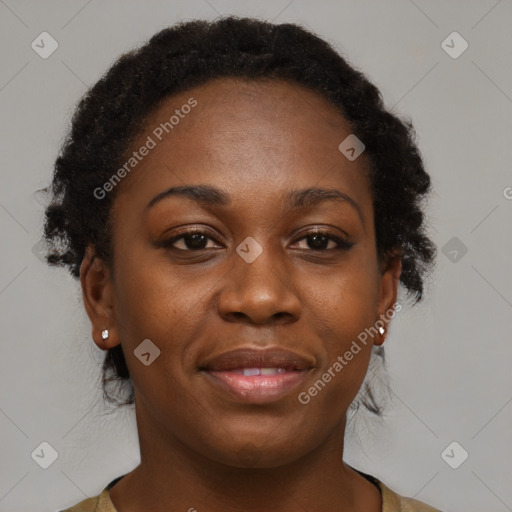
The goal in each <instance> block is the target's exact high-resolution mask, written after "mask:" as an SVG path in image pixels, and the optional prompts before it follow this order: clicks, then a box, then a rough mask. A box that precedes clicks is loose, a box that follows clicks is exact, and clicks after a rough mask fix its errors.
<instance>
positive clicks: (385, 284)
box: [375, 252, 402, 345]
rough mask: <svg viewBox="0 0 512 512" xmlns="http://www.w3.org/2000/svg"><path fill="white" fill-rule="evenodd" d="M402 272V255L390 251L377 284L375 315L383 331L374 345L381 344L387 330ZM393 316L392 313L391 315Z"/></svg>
mask: <svg viewBox="0 0 512 512" xmlns="http://www.w3.org/2000/svg"><path fill="white" fill-rule="evenodd" d="M401 272H402V255H401V253H399V252H394V253H392V254H391V255H390V256H389V257H388V258H387V259H386V261H385V262H384V264H382V265H381V278H380V284H379V300H378V303H377V315H378V320H380V322H379V323H378V325H379V326H381V325H382V326H383V328H384V330H385V331H384V333H382V334H379V335H378V336H377V338H376V340H375V345H382V344H383V343H384V340H385V339H386V335H387V332H388V324H389V322H390V320H391V318H392V316H391V313H392V312H393V311H394V306H395V303H396V299H397V295H398V285H399V283H400V274H401ZM393 316H394V315H393Z"/></svg>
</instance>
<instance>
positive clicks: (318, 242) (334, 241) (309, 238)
mask: <svg viewBox="0 0 512 512" xmlns="http://www.w3.org/2000/svg"><path fill="white" fill-rule="evenodd" d="M304 240H306V242H305V245H306V247H304V246H303V247H299V248H300V249H311V250H313V251H325V250H328V251H329V250H336V249H345V250H347V249H350V247H352V245H353V244H351V243H349V242H347V241H345V240H343V239H341V238H339V237H337V236H334V235H331V234H330V233H324V232H322V231H316V232H314V233H309V234H307V235H306V236H305V237H303V238H301V239H300V240H298V243H300V242H302V241H304ZM308 246H309V247H308Z"/></svg>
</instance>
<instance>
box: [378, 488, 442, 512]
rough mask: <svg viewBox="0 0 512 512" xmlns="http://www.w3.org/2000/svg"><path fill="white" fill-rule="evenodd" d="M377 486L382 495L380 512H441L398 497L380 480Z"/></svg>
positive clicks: (416, 501)
mask: <svg viewBox="0 0 512 512" xmlns="http://www.w3.org/2000/svg"><path fill="white" fill-rule="evenodd" d="M377 484H378V486H379V489H380V492H381V494H382V512H442V511H441V510H439V509H437V508H434V507H431V506H430V505H426V504H425V503H422V502H421V501H418V500H415V499H413V498H405V497H404V496H399V495H398V494H396V493H395V492H394V491H392V490H391V489H390V488H389V487H387V486H386V485H384V484H383V483H382V482H381V481H380V480H377Z"/></svg>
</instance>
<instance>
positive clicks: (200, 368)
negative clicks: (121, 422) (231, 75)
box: [82, 79, 400, 467]
mask: <svg viewBox="0 0 512 512" xmlns="http://www.w3.org/2000/svg"><path fill="white" fill-rule="evenodd" d="M194 101H195V102H197V103H195V104H194ZM186 104H188V105H194V106H191V108H184V107H182V106H183V105H186ZM176 109H178V110H179V113H176V116H175V118H174V119H173V120H172V121H171V124H172V128H169V126H170V125H167V131H166V130H165V129H163V128H162V124H161V123H165V122H166V121H167V122H169V119H170V117H171V115H173V114H175V110H176ZM178 118H179V121H176V120H177V119H178ZM159 127H160V128H159ZM167 132H168V133H167ZM349 134H350V128H349V126H348V124H347V122H346V121H345V120H344V119H343V117H342V116H341V115H340V114H339V113H337V112H336V110H335V109H334V108H333V107H332V106H331V105H330V104H329V103H327V102H326V101H325V100H324V99H323V98H321V97H319V96H317V95H316V94H315V93H313V92H310V91H308V90H305V89H303V88H301V87H299V86H297V85H292V84H288V83H283V82H276V81H272V82H270V81H269V82H262V81H257V82H256V81H240V80H238V81H237V80H234V79H217V80H214V81H211V82H208V83H207V84H205V85H202V86H199V87H196V88H193V89H190V90H189V91H186V92H184V93H180V94H179V95H176V96H173V97H171V98H168V99H166V100H165V101H164V102H163V103H162V104H161V105H160V106H159V107H158V109H157V110H156V111H155V112H153V113H152V114H151V115H150V116H149V117H148V119H147V122H146V124H145V129H144V130H143V132H142V134H141V135H140V137H139V138H138V140H137V141H136V142H135V143H134V144H133V147H131V148H130V151H129V154H131V153H132V152H133V151H138V150H139V148H141V147H142V146H144V145H146V146H147V147H149V146H153V144H152V143H151V142H149V139H148V137H149V138H150V139H151V140H152V141H153V142H154V147H152V148H150V149H149V151H147V154H146V156H144V157H142V158H141V159H140V161H138V163H137V165H136V166H135V167H134V169H133V170H131V171H130V174H129V175H128V176H126V177H125V178H124V179H123V181H122V182H121V183H120V184H119V185H117V189H116V190H115V194H116V195H115V200H114V205H113V210H112V219H113V244H114V260H113V267H112V268H111V269H109V267H107V265H106V264H103V263H102V262H101V261H100V260H98V259H96V260H94V261H95V263H94V264H92V265H91V263H90V256H91V254H92V251H88V252H87V255H86V258H85V259H84V263H83V265H82V285H83V292H84V301H85V306H86V309H87V311H88V313H89V316H90V318H91V321H92V324H93V336H94V339H95V341H96V342H97V344H98V346H100V347H101V348H103V349H106V348H111V347H112V346H115V345H116V344H118V343H121V345H122V348H123V352H124V354H125V358H126V363H127V365H128V368H129V371H130V375H131V377H132V379H133V381H134V385H135V393H136V408H137V418H138V421H140V424H139V436H144V435H145V433H149V432H152V435H153V436H156V437H158V438H160V439H166V440H167V441H168V442H176V443H181V444H182V445H185V446H187V447H189V448H191V449H192V450H194V451H195V452H196V453H200V454H201V455H203V456H206V457H209V458H211V459H213V460H216V461H219V462H223V463H226V464H230V465H233V466H239V467H243V466H244V465H245V464H248V462H247V461H248V460H249V459H250V460H251V464H252V465H257V466H261V467H273V466H277V465H282V464H284V463H286V462H291V461H293V460H296V459H298V458H300V457H301V456H303V455H304V454H306V453H309V452H311V451H312V450H313V449H314V448H315V447H317V446H319V445H320V444H321V443H323V442H325V440H326V439H327V438H328V437H329V436H330V435H332V433H333V432H338V433H342V432H343V431H344V425H345V420H346V411H347V409H348V407H349V405H350V403H351V402H352V400H353V399H354V397H355V395H356V394H357V391H358V390H359V388H360V385H361V383H362V381H363V379H364V376H365V374H366V371H367V367H368V362H369V358H370V354H371V346H372V343H381V342H382V341H383V338H382V337H381V336H379V335H378V336H375V337H374V338H373V339H372V338H369V339H368V342H367V343H366V345H365V344H361V343H360V344H359V351H358V352H357V354H355V355H354V354H353V357H352V358H351V360H349V361H347V358H346V357H344V354H346V352H347V351H349V350H350V348H351V346H353V345H352V344H353V341H354V340H357V339H358V336H359V335H360V333H361V332H363V331H364V330H365V329H366V328H368V327H370V326H373V325H374V324H375V322H376V320H378V319H379V315H383V314H384V313H385V312H386V310H388V309H389V308H391V307H392V305H393V303H394V302H395V300H396V288H397V282H398V276H399V272H400V267H399V265H400V263H399V260H398V261H396V260H394V262H393V263H392V264H389V265H388V266H383V265H382V264H380V263H379V261H378V260H377V252H376V246H375V232H374V217H373V206H372V195H371V190H370V185H369V181H368V176H367V170H368V169H367V162H366V161H365V157H364V154H363V155H362V156H360V157H358V158H357V159H356V160H354V161H349V160H348V159H347V158H346V157H345V156H344V155H343V154H342V153H341V152H340V151H339V149H338V146H339V144H340V142H341V141H343V140H344V139H345V138H346V137H347V136H348V135H349ZM160 139H161V140H160ZM142 152H144V151H141V152H139V154H140V153H142ZM176 187H181V192H180V191H179V190H176ZM192 187H200V188H192ZM170 189H174V190H170ZM318 189H321V190H318ZM307 191H309V192H307ZM322 191H323V192H322ZM111 193H112V192H111ZM105 328H108V329H109V333H110V336H109V339H108V341H107V342H103V341H102V340H101V336H100V332H101V330H102V329H105ZM144 340H151V342H150V344H148V345H147V346H146V345H142V347H145V349H144V350H142V349H141V348H140V347H141V343H142V342H143V341H144ZM147 343H148V342H146V344H147ZM138 347H139V348H138ZM148 347H149V348H148ZM156 347H157V348H158V350H159V351H160V353H159V355H158V357H156V359H153V358H154V356H155V352H154V351H155V350H157V349H156ZM239 348H244V349H245V348H248V349H254V350H263V349H267V348H279V349H286V350H289V351H292V352H293V353H294V354H295V356H297V357H298V358H299V359H300V360H302V361H304V362H306V363H307V369H306V370H303V371H300V372H299V371H298V370H297V369H295V370H290V371H287V372H286V378H285V377H283V378H282V379H281V380H279V378H280V376H269V377H268V379H267V381H268V382H269V383H270V384H269V385H270V386H274V391H275V390H276V389H277V391H279V392H277V391H275V392H274V394H272V393H271V394H270V395H269V394H268V393H267V394H265V393H264V392H257V391H256V392H248V391H247V389H246V387H247V386H249V384H245V386H246V387H245V388H244V382H245V381H244V382H242V381H243V380H244V379H242V378H241V377H240V376H233V373H232V372H231V377H229V376H228V377H227V380H228V381H230V382H231V383H232V385H233V386H235V388H236V389H237V391H234V390H233V388H231V387H229V386H226V385H225V383H224V384H222V383H221V382H219V379H217V378H216V377H212V375H213V372H207V371H205V370H204V368H205V366H206V365H207V364H208V363H209V362H211V361H212V360H213V359H215V358H216V357H217V356H220V355H222V354H224V353H226V352H228V351H232V350H235V349H239ZM141 351H142V352H145V353H147V352H149V354H150V355H149V356H147V355H146V356H143V357H142V359H144V358H145V360H146V362H150V364H147V365H146V364H143V362H142V361H141V359H140V358H139V357H140V352H141ZM137 354H139V357H137ZM339 357H342V358H343V360H344V361H345V363H346V364H344V365H343V368H342V369H341V370H337V371H336V369H335V368H339V366H335V363H336V361H338V362H339ZM333 365H334V366H333ZM253 366H262V365H257V364H256V363H255V364H254V365H253ZM329 369H330V372H329ZM326 372H327V373H329V374H330V375H331V378H330V379H328V378H325V377H324V384H325V385H324V386H323V387H322V386H318V384H317V387H316V390H317V391H316V393H315V392H314V391H313V392H311V393H310V392H309V390H310V389H311V388H312V387H314V385H315V383H316V382H317V381H318V380H319V379H320V380H322V376H323V375H325V373H326ZM292 374H293V375H292ZM258 377H259V378H260V379H261V378H264V377H263V376H254V377H252V378H251V380H252V382H253V383H254V382H255V381H254V379H256V378H258ZM230 378H231V380H229V379H230ZM237 379H238V380H237ZM283 379H284V381H286V382H287V383H288V384H283ZM286 379H288V380H286ZM246 380H247V379H246ZM326 380H328V382H326ZM247 381H248V380H247ZM278 381H279V382H278ZM222 382H224V381H222ZM283 386H284V387H283ZM228 387H229V389H228ZM256 387H257V386H256ZM319 388H320V389H319ZM244 390H245V391H244ZM300 397H302V400H301V399H300ZM308 397H309V399H308ZM306 402H307V403H306ZM148 435H149V434H148ZM338 435H339V434H338Z"/></svg>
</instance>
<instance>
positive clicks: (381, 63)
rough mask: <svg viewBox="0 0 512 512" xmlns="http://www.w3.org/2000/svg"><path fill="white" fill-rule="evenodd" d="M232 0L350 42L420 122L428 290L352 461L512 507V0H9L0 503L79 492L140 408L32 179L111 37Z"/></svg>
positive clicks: (115, 467) (39, 175)
mask: <svg viewBox="0 0 512 512" xmlns="http://www.w3.org/2000/svg"><path fill="white" fill-rule="evenodd" d="M230 13H231V14H243V15H251V16H257V17H261V18H264V19H267V20H273V21H275V22H286V21H289V22H299V23H302V24H304V25H305V26H306V27H308V28H310V29H312V30H313V31H315V32H317V33H318V34H319V35H321V36H323V37H324V38H326V39H327V40H328V41H330V42H331V43H332V44H334V45H335V46H336V47H337V48H338V49H340V50H342V51H343V52H345V54H346V55H347V57H348V58H349V60H350V61H351V62H352V63H353V64H354V65H356V66H358V67H359V68H361V69H362V70H363V71H365V72H366V73H367V74H368V76H369V77H370V79H371V80H372V81H373V82H374V83H375V84H376V85H377V86H378V87H379V88H380V89H381V91H382V93H383V96H384V98H385V101H386V104H387V105H388V106H389V107H393V108H394V110H395V111H396V112H399V113H401V114H404V115H407V116H410V117H411V118H412V120H413V122H414V125H415V127H416V130H417V133H418V143H419V146H420V149H421V151H422V154H423V156H424V159H425V163H426V165H427V168H428V171H429V172H430V173H431V175H432V178H433V182H434V188H435V193H434V194H433V196H432V200H431V202H430V205H429V215H430V217H429V218H430V228H429V230H430V234H431V236H432V237H433V239H434V241H435V242H436V244H437V245H438V247H439V258H438V265H437V269H436V272H435V273H434V275H433V278H432V280H431V281H430V283H429V288H428V290H427V292H428V295H427V297H426V299H425V301H424V303H422V304H420V305H418V306H416V307H414V308H410V307H406V308H404V310H403V311H402V312H401V313H399V314H398V316H397V317H396V318H395V320H394V323H393V326H392V330H391V334H390V336H389V338H388V340H387V342H386V347H387V355H388V362H389V365H388V367H389V374H390V376H391V385H392V390H393V391H392V401H391V402H390V404H389V405H388V408H387V410H386V415H385V418H384V421H383V422H379V421H376V420H373V419H371V418H369V417H366V416H361V417H358V418H356V421H355V422H354V423H351V429H350V432H349V437H348V446H347V451H346V459H347V461H349V462H350V463H351V464H353V465H355V466H356V467H358V468H360V469H362V470H365V471H367V472H370V473H372V474H374V475H375V476H377V477H379V478H381V479H382V480H383V481H384V482H385V483H386V484H387V485H388V486H390V487H391V488H393V489H394V490H396V491H397V492H400V493H403V494H406V495H409V496H415V497H416V498H418V499H420V500H423V501H426V502H429V503H431V504H432V505H435V506H437V507H439V508H442V509H445V510H446V511H453V512H477V511H484V510H485V511H486V512H494V511H495V512H502V511H507V510H512V486H511V485H510V481H511V474H512V471H511V464H512V462H511V461H512V442H511V432H512V429H511V428H510V425H511V420H512V404H511V401H512V386H511V384H512V372H511V371H510V367H511V363H512V344H511V343H510V341H511V336H510V332H511V329H512V272H511V270H510V262H511V255H512V239H511V236H510V225H511V222H510V221H511V218H512V200H510V199H508V198H510V197H512V189H511V188H507V187H512V174H511V172H510V164H511V162H512V149H511V141H512V136H511V135H512V116H511V112H512V99H511V98H512V67H511V65H510V63H511V62H512V58H511V57H512V55H511V54H512V44H511V43H512V30H511V29H510V27H511V21H512V3H511V2H510V0H501V1H496V0H481V1H474V0H473V1H448V2H447V1H426V0H423V1H421V0H415V1H412V0H393V1H385V2H383V1H377V0H374V1H370V0H366V1H357V2H356V1H347V0H344V1H336V2H335V1H325V0H324V1H316V2H306V1H304V0H295V1H290V0H281V1H278V0H273V1H259V2H248V1H244V2H242V1H238V2H237V1H227V0H225V1H224V0H208V1H206V0H194V1H167V2H166V1H156V0H154V1H147V2H142V1H133V0H132V1H120V0H119V1H99V0H90V1H89V2H87V1H69V0H67V1H55V0H52V1H45V2H37V1H35V0H34V1H21V0H18V1H14V0H5V1H0V14H1V21H0V27H1V30H0V41H1V46H0V48H1V53H2V62H3V65H2V68H1V77H0V109H1V115H2V121H3V122H2V125H1V135H2V138H1V141H2V154H3V157H2V187H1V193H0V224H1V229H2V252H1V261H0V264H1V267H0V269H1V270H0V307H1V333H2V357H1V359H0V376H1V377H0V378H1V387H0V389H1V395H0V432H1V436H2V443H1V453H0V460H1V461H2V467H1V473H0V510H1V511H2V512H3V511H12V512H15V511H27V510H32V511H36V510H38V511H41V512H43V511H55V510H58V509H59V508H64V507H65V506H70V505H72V504H74V503H76V502H77V501H79V500H82V499H85V498H86V497H87V496H92V495H96V494H98V493H99V492H100V491H101V489H103V487H104V486H105V485H106V484H107V483H108V482H109V481H110V480H111V479H113V478H114V477H116V476H119V475H121V474H123V473H125V472H128V471H129V470H131V469H132V468H133V467H135V466H136V465H137V463H138V461H139V452H138V442H137V435H136V429H135V422H134V416H133V412H131V411H130V410H126V411H122V412H112V413H111V414H106V413H107V412H108V411H109V409H108V408H107V407H105V406H104V405H103V404H102V402H101V394H100V390H99V380H98V379H99V367H98V364H99V362H100V361H101V359H102V357H103V355H104V353H103V352H101V351H100V350H99V349H97V348H96V346H95V345H94V344H93V342H92V340H91V337H90V326H89V322H88V319H87V318H86V315H85V313H84V312H83V307H82V306H81V296H80V293H79V288H78V285H77V284H76V283H75V282H74V281H73V280H72V279H71V277H69V276H68V275H67V273H66V271H65V270H60V269H50V268H48V267H47V266H45V265H44V264H43V263H42V262H41V261H40V260H39V259H38V257H37V244H38V242H39V240H40V238H41V232H40V229H41V222H42V212H43V206H42V204H41V202H40V201H39V200H38V197H37V196H36V195H34V191H36V190H37V189H39V188H41V187H43V186H45V185H46V184H47V183H48V180H49V178H50V175H51V171H52V165H53V162H54V160H55V158H56V156H57V152H58V149H59V146H60V143H61V142H62V139H63V136H64V134H65V133H66V130H67V128H68V125H69V119H70V115H71V112H72V109H73V107H74V105H75V104H76V102H77V101H78V99H79V97H80V96H81V95H82V94H83V93H84V92H85V90H86V88H87V87H88V86H90V85H92V84H93V83H94V82H95V81H96V80H97V79H98V78H99V77H100V76H101V74H102V73H103V72H104V71H105V70H106V69H107V68H108V67H109V66H110V64H111V63H112V62H113V60H114V59H115V58H116V57H117V56H119V54H120V53H122V52H124V51H126V50H128V49H130V48H132V47H134V46H136V45H137V44H139V43H140V42H142V41H144V40H146V39H147V38H148V37H150V36H151V35H152V34H153V33H155V32H156V31H158V30H159V29H161V28H163V27H165V26H167V25H170V24H172V23H174V22H175V21H177V20H181V19H191V18H196V17H200V18H207V19H213V18H215V17H217V16H219V15H220V14H230ZM43 31H47V32H49V33H50V34H51V35H52V36H53V37H54V38H55V39H56V40H57V41H58V44H59V48H58V49H57V51H56V52H55V53H54V54H52V55H51V56H50V57H49V58H48V59H42V58H41V57H40V56H39V55H38V54H36V53H35V51H34V50H33V49H32V48H31V42H32V41H33V40H34V39H35V38H36V37H37V36H38V35H39V34H40V33H41V32H43ZM453 31H457V32H459V33H460V34H461V35H462V37H463V38H464V39H465V40H466V41H467V42H468V44H469V47H468V49H467V50H466V51H465V52H464V53H463V54H462V55H460V56H459V57H458V58H456V59H454V58H452V57H450V56H449V55H448V54H447V53H446V52H445V51H444V50H443V48H442V47H441V43H442V41H443V40H444V39H445V38H446V37H447V36H448V35H449V34H450V33H451V32H453ZM450 44H451V43H450ZM454 44H455V43H454ZM458 44H459V43H456V49H457V48H458V47H459V46H457V45H458ZM507 197H508V198H507ZM453 237H457V239H458V240H452V238H453ZM446 244H449V245H448V246H446ZM461 244H463V245H464V246H465V247H466V248H467V253H466V254H465V255H463V256H462V257H461V255H462V252H461V248H462V247H463V246H462V245H461ZM34 246H36V248H35V249H33V248H34ZM443 247H445V252H446V255H445V254H444V253H443V251H442V249H443ZM454 249H455V251H457V253H456V254H455V253H453V250H454ZM450 251H452V252H451V254H450ZM42 441H46V442H48V443H50V444H51V445H52V446H53V447H54V449H55V450H56V451H57V452H58V458H57V460H56V461H55V462H54V463H53V464H52V465H51V466H50V467H49V468H48V469H42V468H41V467H40V466H39V465H38V464H36V462H35V461H34V460H33V459H32V458H31V453H32V452H33V450H34V449H35V448H36V447H38V446H39V444H40V443H41V442H42ZM453 441H457V442H458V443H459V444H460V445H461V446H462V447H463V448H464V449H465V450H466V451H467V452H468V453H469V458H468V459H467V460H466V461H465V462H464V463H463V464H462V465H460V467H458V469H452V468H451V467H450V466H449V465H448V464H447V463H446V462H445V461H444V460H443V458H442V457H441V453H442V452H443V450H444V449H445V448H446V447H447V446H448V445H449V444H450V443H452V442H453ZM449 453H450V455H451V456H452V457H451V458H452V460H454V459H457V457H460V453H461V452H460V449H459V448H457V449H456V450H455V451H454V452H449Z"/></svg>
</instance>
